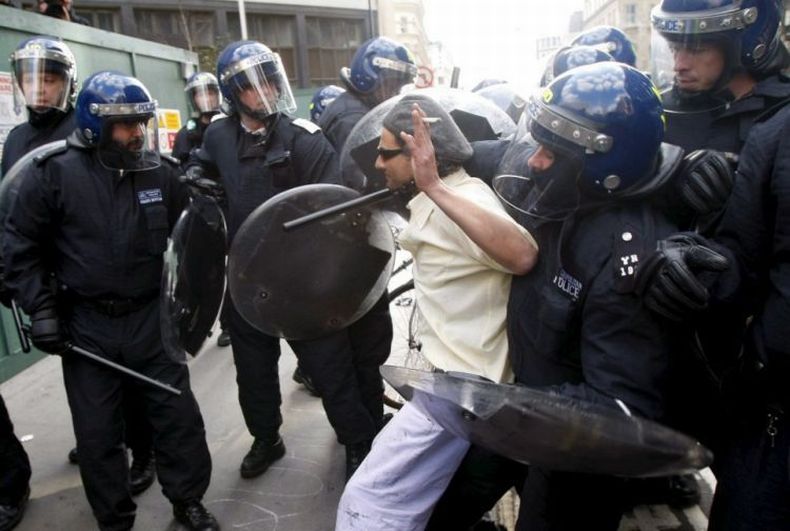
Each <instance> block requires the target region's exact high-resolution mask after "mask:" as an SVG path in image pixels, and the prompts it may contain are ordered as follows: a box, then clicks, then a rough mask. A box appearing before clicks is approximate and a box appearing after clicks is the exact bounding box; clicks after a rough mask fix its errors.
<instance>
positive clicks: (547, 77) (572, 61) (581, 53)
mask: <svg viewBox="0 0 790 531" xmlns="http://www.w3.org/2000/svg"><path fill="white" fill-rule="evenodd" d="M604 61H614V57H612V56H611V55H609V54H608V53H607V52H604V51H603V50H601V49H600V48H598V47H595V46H587V45H577V46H565V47H564V48H560V49H559V50H557V51H556V52H554V53H553V54H552V55H551V56H550V57H549V59H548V61H547V62H546V69H545V70H544V71H543V76H542V77H541V78H540V86H541V87H545V86H546V85H548V84H549V83H551V82H552V81H554V78H556V77H557V76H560V75H562V74H564V73H565V72H567V71H568V70H570V69H572V68H577V67H579V66H584V65H591V64H593V63H602V62H604Z"/></svg>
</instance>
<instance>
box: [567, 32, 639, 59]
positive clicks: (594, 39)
mask: <svg viewBox="0 0 790 531" xmlns="http://www.w3.org/2000/svg"><path fill="white" fill-rule="evenodd" d="M571 46H594V47H595V48H598V49H599V50H601V51H603V52H606V53H608V54H609V55H611V56H612V57H614V60H615V61H617V62H618V63H625V64H627V65H630V66H636V51H635V50H634V45H633V43H632V42H631V40H630V39H629V38H628V36H626V34H625V33H623V31H622V30H620V29H618V28H615V27H613V26H597V27H595V28H591V29H589V30H587V31H583V32H582V33H580V34H579V35H577V36H576V38H575V39H573V40H572V41H571Z"/></svg>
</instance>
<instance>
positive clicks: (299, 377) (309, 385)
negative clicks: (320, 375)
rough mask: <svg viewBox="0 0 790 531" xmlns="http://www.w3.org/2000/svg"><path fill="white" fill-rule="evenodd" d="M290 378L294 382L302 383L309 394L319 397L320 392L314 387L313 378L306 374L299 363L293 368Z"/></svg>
mask: <svg viewBox="0 0 790 531" xmlns="http://www.w3.org/2000/svg"><path fill="white" fill-rule="evenodd" d="M292 378H293V381H294V382H296V383H298V384H302V385H304V387H305V389H307V392H308V393H310V394H311V395H313V396H317V397H319V398H320V397H321V393H319V392H318V389H316V387H315V384H314V383H313V379H312V378H310V377H309V376H307V375H306V374H305V373H304V372H303V371H302V368H301V367H300V366H299V365H297V366H296V368H295V369H294V374H293V377H292Z"/></svg>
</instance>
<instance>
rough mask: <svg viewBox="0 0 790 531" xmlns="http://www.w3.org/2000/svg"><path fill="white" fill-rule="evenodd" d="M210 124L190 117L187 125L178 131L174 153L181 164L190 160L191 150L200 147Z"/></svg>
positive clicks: (174, 143)
mask: <svg viewBox="0 0 790 531" xmlns="http://www.w3.org/2000/svg"><path fill="white" fill-rule="evenodd" d="M207 127H208V124H204V123H203V122H201V121H200V120H199V119H195V118H190V119H189V120H188V121H187V123H186V125H185V126H184V127H182V128H181V129H179V130H178V133H176V139H175V142H173V152H172V155H173V157H175V158H176V159H178V161H179V162H180V163H181V164H186V163H187V161H188V160H189V152H190V151H192V150H193V149H195V148H198V147H200V144H202V143H203V134H204V133H205V132H206V128H207Z"/></svg>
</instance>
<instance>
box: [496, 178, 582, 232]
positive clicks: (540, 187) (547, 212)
mask: <svg viewBox="0 0 790 531" xmlns="http://www.w3.org/2000/svg"><path fill="white" fill-rule="evenodd" d="M577 179H578V171H575V170H574V169H573V168H572V167H570V166H567V167H565V168H559V167H558V168H556V169H555V171H551V172H548V171H547V172H545V173H539V174H536V175H534V176H532V177H524V176H521V175H510V174H504V175H497V176H496V177H494V180H493V182H492V183H491V184H492V187H493V189H494V193H496V195H497V197H499V200H500V201H501V202H502V204H503V205H504V206H505V210H506V211H507V212H508V214H510V216H511V217H513V219H515V220H516V221H522V220H524V216H527V217H528V218H532V219H534V220H540V221H562V220H564V219H566V218H567V217H568V216H570V215H571V214H573V213H574V212H575V211H576V210H578V208H579V205H580V204H581V193H580V192H579V188H578V186H576V180H577Z"/></svg>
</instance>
